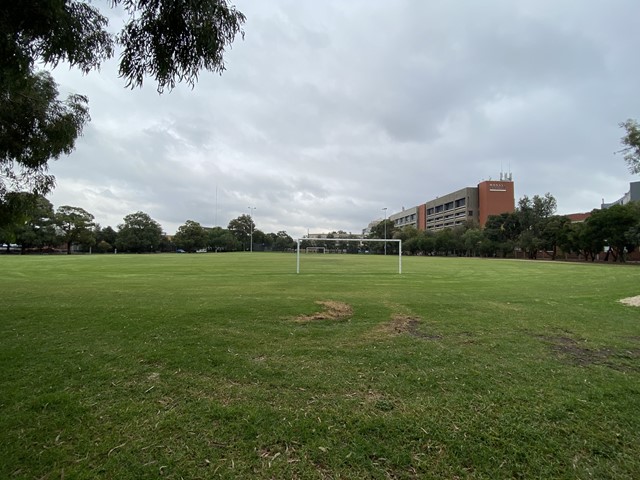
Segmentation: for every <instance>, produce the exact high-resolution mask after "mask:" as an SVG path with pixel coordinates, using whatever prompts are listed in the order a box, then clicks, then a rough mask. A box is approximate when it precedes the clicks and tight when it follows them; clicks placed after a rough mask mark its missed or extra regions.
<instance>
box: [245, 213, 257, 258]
mask: <svg viewBox="0 0 640 480" xmlns="http://www.w3.org/2000/svg"><path fill="white" fill-rule="evenodd" d="M247 208H248V209H249V231H250V232H251V240H250V242H249V252H253V215H252V212H253V210H255V209H256V207H247Z"/></svg>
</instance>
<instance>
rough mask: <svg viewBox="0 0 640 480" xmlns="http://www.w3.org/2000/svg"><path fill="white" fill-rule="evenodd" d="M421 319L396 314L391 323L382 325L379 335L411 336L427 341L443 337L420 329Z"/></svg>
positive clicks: (379, 328)
mask: <svg viewBox="0 0 640 480" xmlns="http://www.w3.org/2000/svg"><path fill="white" fill-rule="evenodd" d="M420 323H421V319H420V318H419V317H416V316H412V315H404V314H396V315H394V316H393V318H392V319H391V321H390V322H388V323H385V324H382V325H380V326H379V327H378V328H377V330H378V333H386V334H388V335H411V336H413V337H417V338H423V339H425V340H438V339H440V338H442V335H436V334H428V333H425V332H423V331H422V330H421V329H420Z"/></svg>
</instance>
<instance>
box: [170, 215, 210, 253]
mask: <svg viewBox="0 0 640 480" xmlns="http://www.w3.org/2000/svg"><path fill="white" fill-rule="evenodd" d="M207 240H208V235H207V231H206V230H205V229H204V228H203V227H202V225H200V224H199V223H198V222H195V221H193V220H187V221H186V223H185V224H184V225H181V226H180V227H178V231H177V232H176V234H175V236H174V237H173V241H174V243H175V244H176V246H177V247H178V248H182V249H184V250H186V251H187V252H195V251H196V250H199V249H201V248H204V247H206V246H207Z"/></svg>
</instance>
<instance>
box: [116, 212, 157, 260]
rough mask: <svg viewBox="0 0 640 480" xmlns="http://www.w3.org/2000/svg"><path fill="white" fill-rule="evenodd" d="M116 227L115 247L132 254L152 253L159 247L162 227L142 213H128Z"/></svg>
mask: <svg viewBox="0 0 640 480" xmlns="http://www.w3.org/2000/svg"><path fill="white" fill-rule="evenodd" d="M123 220H124V223H123V224H121V225H118V236H117V238H116V247H117V248H118V250H121V251H124V252H132V253H143V252H153V251H155V250H156V249H157V248H158V247H159V246H160V241H161V237H162V227H161V226H160V224H159V223H158V222H156V221H155V220H154V219H152V218H151V217H150V216H149V214H147V213H144V212H136V213H130V214H129V215H127V216H126V217H124V219H123Z"/></svg>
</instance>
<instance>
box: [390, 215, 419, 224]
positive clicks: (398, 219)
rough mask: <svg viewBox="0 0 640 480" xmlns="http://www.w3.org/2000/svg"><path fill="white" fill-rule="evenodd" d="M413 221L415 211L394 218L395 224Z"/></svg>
mask: <svg viewBox="0 0 640 480" xmlns="http://www.w3.org/2000/svg"><path fill="white" fill-rule="evenodd" d="M415 222H416V214H415V213H413V214H411V215H407V216H406V217H401V218H396V219H395V221H394V223H395V224H396V225H406V224H407V223H415Z"/></svg>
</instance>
